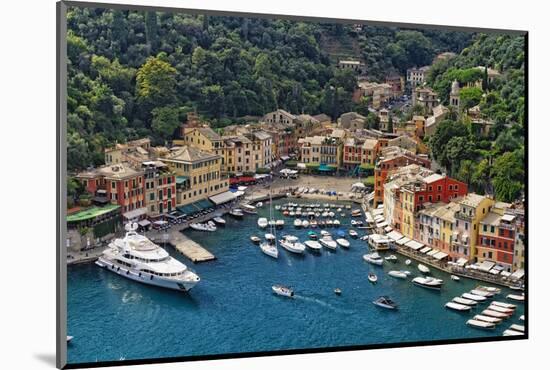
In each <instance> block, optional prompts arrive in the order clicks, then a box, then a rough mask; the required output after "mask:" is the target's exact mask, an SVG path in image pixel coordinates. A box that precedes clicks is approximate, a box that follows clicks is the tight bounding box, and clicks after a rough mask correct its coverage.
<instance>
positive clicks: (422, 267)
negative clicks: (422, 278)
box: [418, 263, 430, 274]
mask: <svg viewBox="0 0 550 370" xmlns="http://www.w3.org/2000/svg"><path fill="white" fill-rule="evenodd" d="M418 269H419V270H420V272H422V273H423V274H429V273H430V269H429V268H428V266H426V265H423V264H421V263H419V264H418Z"/></svg>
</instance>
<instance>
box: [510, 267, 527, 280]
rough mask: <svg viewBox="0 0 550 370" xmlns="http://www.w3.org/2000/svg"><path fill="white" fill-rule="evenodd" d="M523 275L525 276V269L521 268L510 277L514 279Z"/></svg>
mask: <svg viewBox="0 0 550 370" xmlns="http://www.w3.org/2000/svg"><path fill="white" fill-rule="evenodd" d="M523 276H525V271H524V270H523V269H519V270H517V271H516V272H514V273H513V274H512V275H510V277H511V278H513V279H521V278H522V277H523Z"/></svg>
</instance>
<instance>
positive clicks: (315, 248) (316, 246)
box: [304, 240, 323, 252]
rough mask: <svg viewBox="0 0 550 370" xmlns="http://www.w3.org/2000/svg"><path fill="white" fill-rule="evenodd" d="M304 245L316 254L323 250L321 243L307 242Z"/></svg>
mask: <svg viewBox="0 0 550 370" xmlns="http://www.w3.org/2000/svg"><path fill="white" fill-rule="evenodd" d="M304 244H305V245H306V247H308V248H309V249H311V250H313V251H316V252H319V251H320V250H321V249H322V248H323V246H322V245H321V243H319V242H318V241H316V240H306V241H305V242H304Z"/></svg>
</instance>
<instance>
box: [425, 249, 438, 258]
mask: <svg viewBox="0 0 550 370" xmlns="http://www.w3.org/2000/svg"><path fill="white" fill-rule="evenodd" d="M437 253H439V249H432V250H431V251H429V252H428V253H426V254H427V255H428V256H430V257H433V256H434V254H437Z"/></svg>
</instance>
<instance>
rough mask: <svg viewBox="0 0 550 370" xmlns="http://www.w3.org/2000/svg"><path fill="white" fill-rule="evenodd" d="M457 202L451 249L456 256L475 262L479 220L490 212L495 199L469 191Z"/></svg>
mask: <svg viewBox="0 0 550 370" xmlns="http://www.w3.org/2000/svg"><path fill="white" fill-rule="evenodd" d="M457 203H458V205H459V209H458V211H456V212H455V215H454V218H455V225H454V228H453V235H452V239H451V240H452V243H451V251H452V252H453V254H454V255H456V256H457V257H458V258H464V259H466V260H468V261H473V262H475V260H476V257H477V256H476V245H477V242H478V236H479V228H480V222H481V220H483V219H484V218H485V216H486V215H487V214H488V213H489V212H490V209H491V207H492V206H493V205H494V204H495V201H494V200H493V199H491V198H489V197H486V196H483V195H479V194H474V193H469V194H468V195H466V196H465V197H463V198H462V199H460V200H458V201H457Z"/></svg>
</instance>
